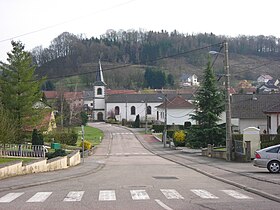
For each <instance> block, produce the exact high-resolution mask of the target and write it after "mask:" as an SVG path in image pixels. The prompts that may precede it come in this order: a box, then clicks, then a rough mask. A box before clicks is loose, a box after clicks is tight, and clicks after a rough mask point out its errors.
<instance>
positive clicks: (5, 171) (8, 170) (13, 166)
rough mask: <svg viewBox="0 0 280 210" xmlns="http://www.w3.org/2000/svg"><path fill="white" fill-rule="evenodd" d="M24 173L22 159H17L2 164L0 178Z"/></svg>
mask: <svg viewBox="0 0 280 210" xmlns="http://www.w3.org/2000/svg"><path fill="white" fill-rule="evenodd" d="M20 174H22V161H15V162H13V163H7V164H4V165H3V166H0V179H2V178H6V177H9V176H17V175H20Z"/></svg>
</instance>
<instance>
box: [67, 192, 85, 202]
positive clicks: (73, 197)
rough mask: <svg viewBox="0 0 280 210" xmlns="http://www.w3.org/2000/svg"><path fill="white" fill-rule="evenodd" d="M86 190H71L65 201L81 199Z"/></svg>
mask: <svg viewBox="0 0 280 210" xmlns="http://www.w3.org/2000/svg"><path fill="white" fill-rule="evenodd" d="M84 192H85V191H71V192H69V193H68V194H67V196H66V198H64V200H63V201H81V200H82V197H83V195H84Z"/></svg>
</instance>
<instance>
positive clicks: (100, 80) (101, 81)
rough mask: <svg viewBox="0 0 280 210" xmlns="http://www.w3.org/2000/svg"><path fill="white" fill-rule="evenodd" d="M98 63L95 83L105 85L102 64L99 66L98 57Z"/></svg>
mask: <svg viewBox="0 0 280 210" xmlns="http://www.w3.org/2000/svg"><path fill="white" fill-rule="evenodd" d="M98 65H99V66H98V70H97V72H96V78H95V83H98V84H103V85H106V83H105V82H104V77H103V72H102V66H101V61H100V59H99V61H98Z"/></svg>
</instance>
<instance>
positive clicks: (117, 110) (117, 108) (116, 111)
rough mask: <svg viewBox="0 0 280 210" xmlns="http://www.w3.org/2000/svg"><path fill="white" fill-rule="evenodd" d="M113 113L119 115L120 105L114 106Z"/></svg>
mask: <svg viewBox="0 0 280 210" xmlns="http://www.w3.org/2000/svg"><path fill="white" fill-rule="evenodd" d="M115 115H120V107H118V106H116V107H115Z"/></svg>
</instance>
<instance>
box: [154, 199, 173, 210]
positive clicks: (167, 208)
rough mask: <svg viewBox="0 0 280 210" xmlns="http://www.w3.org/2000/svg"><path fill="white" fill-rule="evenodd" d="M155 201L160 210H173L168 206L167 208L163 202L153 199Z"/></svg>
mask: <svg viewBox="0 0 280 210" xmlns="http://www.w3.org/2000/svg"><path fill="white" fill-rule="evenodd" d="M155 201H156V202H157V203H158V205H160V206H161V207H162V208H164V209H166V210H173V209H171V208H170V207H169V206H167V205H166V204H164V203H163V202H161V201H160V200H158V199H155Z"/></svg>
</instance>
